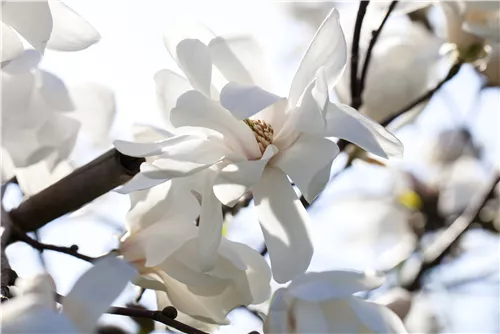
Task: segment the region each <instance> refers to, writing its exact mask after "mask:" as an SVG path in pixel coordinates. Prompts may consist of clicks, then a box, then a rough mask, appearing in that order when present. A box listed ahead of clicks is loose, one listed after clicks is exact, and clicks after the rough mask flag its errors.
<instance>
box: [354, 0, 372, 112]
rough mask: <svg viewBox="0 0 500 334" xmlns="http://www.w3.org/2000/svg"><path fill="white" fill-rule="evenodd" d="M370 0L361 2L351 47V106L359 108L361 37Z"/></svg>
mask: <svg viewBox="0 0 500 334" xmlns="http://www.w3.org/2000/svg"><path fill="white" fill-rule="evenodd" d="M369 3H370V1H361V2H360V3H359V9H358V15H357V16H356V23H355V24H354V35H353V38H352V47H351V106H352V107H353V108H355V109H358V108H359V107H360V106H361V91H360V87H359V81H358V63H359V39H360V38H361V27H362V25H363V20H364V18H365V14H366V8H367V7H368V4H369Z"/></svg>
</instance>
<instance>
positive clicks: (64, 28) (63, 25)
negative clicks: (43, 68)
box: [1, 0, 101, 65]
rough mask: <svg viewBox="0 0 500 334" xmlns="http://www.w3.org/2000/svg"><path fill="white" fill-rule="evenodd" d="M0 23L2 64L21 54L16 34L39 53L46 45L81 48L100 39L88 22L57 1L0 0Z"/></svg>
mask: <svg viewBox="0 0 500 334" xmlns="http://www.w3.org/2000/svg"><path fill="white" fill-rule="evenodd" d="M1 24H2V29H1V30H2V58H1V62H2V63H3V62H6V61H11V60H13V59H16V58H17V57H20V56H21V55H22V53H23V51H24V46H23V42H22V40H21V38H20V37H19V35H21V36H22V38H23V39H25V40H26V41H28V43H30V44H31V46H33V47H34V48H35V49H37V50H38V51H40V52H41V53H43V52H44V50H45V48H46V47H47V48H49V49H53V50H58V51H78V50H83V49H85V48H87V47H89V46H90V45H92V44H94V43H96V42H97V41H99V40H100V38H101V36H100V35H99V33H98V32H97V31H96V30H95V29H94V28H93V27H92V26H91V25H90V24H89V23H88V22H87V21H85V20H84V19H83V18H81V17H80V16H79V15H78V14H77V13H75V12H74V11H73V10H72V9H71V8H69V7H67V6H66V5H65V4H64V3H62V2H61V1H58V0H50V1H47V0H42V1H6V0H2V22H1ZM18 34H19V35H18ZM2 65H3V64H2Z"/></svg>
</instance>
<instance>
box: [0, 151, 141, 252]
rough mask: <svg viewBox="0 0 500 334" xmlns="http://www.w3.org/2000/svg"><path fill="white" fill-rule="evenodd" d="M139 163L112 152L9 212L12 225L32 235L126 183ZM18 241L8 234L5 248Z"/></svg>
mask: <svg viewBox="0 0 500 334" xmlns="http://www.w3.org/2000/svg"><path fill="white" fill-rule="evenodd" d="M142 162H144V159H143V158H134V157H129V156H126V155H124V154H121V153H120V152H118V151H117V150H116V149H112V150H110V151H108V152H106V153H104V154H103V155H101V156H100V157H98V158H96V159H95V160H93V161H91V162H90V163H88V164H86V165H85V166H83V167H81V168H79V169H77V170H75V171H74V172H73V173H71V174H69V175H68V176H66V177H65V178H63V179H61V180H59V181H58V182H56V183H54V184H53V185H51V186H49V187H48V188H46V189H44V190H42V191H41V192H40V193H38V194H36V195H33V196H31V197H30V198H28V199H27V200H25V201H24V202H23V203H21V205H19V207H17V208H16V209H13V210H11V211H10V212H9V214H10V218H11V220H12V223H13V224H15V226H16V229H17V230H19V231H22V232H31V231H35V230H37V229H39V228H40V227H42V226H44V225H46V224H48V223H49V222H51V221H53V220H54V219H57V218H59V217H61V216H63V215H65V214H67V213H70V212H72V211H75V210H77V209H79V208H81V207H82V206H84V205H85V204H87V203H89V202H91V201H93V200H94V199H96V198H97V197H99V196H101V195H103V194H105V193H107V192H109V191H110V190H112V189H114V188H116V187H118V186H120V185H122V184H124V183H125V182H127V181H129V180H130V179H131V178H132V177H133V176H134V175H135V174H137V173H138V172H139V167H140V165H141V163H142ZM75 194H77V196H75ZM17 239H18V238H17V233H13V234H11V237H10V238H9V239H8V240H7V245H8V244H10V243H12V242H14V241H16V240H17Z"/></svg>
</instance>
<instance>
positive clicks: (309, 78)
mask: <svg viewBox="0 0 500 334" xmlns="http://www.w3.org/2000/svg"><path fill="white" fill-rule="evenodd" d="M2 11H3V17H2V39H3V43H4V48H3V49H2V80H3V86H4V97H6V98H5V99H4V100H3V101H2V111H3V115H2V121H3V125H4V126H3V128H4V138H6V139H4V141H3V144H2V148H3V150H4V154H5V155H8V156H9V157H10V159H11V160H12V166H11V167H12V168H11V170H10V172H11V173H12V174H14V175H21V174H20V173H18V172H19V169H21V168H26V167H30V166H33V165H35V164H37V163H39V162H43V163H44V164H47V165H46V166H45V167H44V168H46V169H47V170H49V171H53V168H54V167H55V166H56V165H57V164H58V163H59V162H61V161H63V160H65V159H68V158H69V155H70V153H71V151H72V149H73V146H74V143H75V140H76V135H77V133H78V129H79V127H80V125H81V124H83V125H84V127H85V124H86V123H85V119H86V117H88V115H89V112H88V111H85V110H87V109H89V110H90V109H91V110H92V114H91V115H94V114H95V112H96V111H95V110H96V109H98V110H102V109H105V110H106V112H103V113H102V114H104V115H106V116H105V117H106V120H102V121H100V122H96V121H95V119H94V120H93V123H92V124H93V126H92V133H94V134H95V133H97V134H98V135H99V137H100V139H102V138H103V137H105V135H104V134H105V133H106V132H107V130H108V129H109V125H110V121H109V119H112V117H110V116H112V115H113V112H114V104H113V102H110V101H112V100H113V98H112V96H111V97H110V96H109V92H108V91H107V90H106V89H105V88H103V87H100V86H93V89H90V90H89V89H81V90H76V91H73V89H70V88H69V87H66V86H65V85H64V83H63V82H62V81H61V80H60V79H58V78H57V77H55V76H54V75H52V74H50V73H47V72H45V71H43V70H40V69H38V68H37V65H38V62H39V60H40V54H39V53H38V52H40V53H42V54H43V52H44V50H45V48H46V47H47V48H53V49H57V50H64V51H74V50H80V49H84V48H86V47H88V46H89V45H91V44H93V43H95V42H96V41H97V40H98V39H99V34H98V33H97V32H95V30H94V29H93V28H92V27H91V26H89V25H88V23H86V22H85V21H83V20H82V19H81V18H80V17H79V16H78V15H76V14H75V13H74V12H73V11H71V10H70V9H69V8H68V7H66V6H65V5H64V4H62V3H60V2H58V1H49V2H47V1H39V2H14V1H13V2H10V1H7V2H2ZM178 33H179V31H175V34H178ZM19 35H21V36H22V37H23V38H24V39H25V40H26V41H27V42H28V43H29V44H30V45H31V46H32V47H34V48H35V49H36V50H38V52H36V51H33V50H26V51H25V50H24V45H23V43H22V42H21V39H20V38H19ZM202 39H203V36H201V35H200V36H196V35H186V36H181V38H179V36H170V35H169V34H167V35H166V36H165V38H164V40H165V44H166V46H167V48H168V51H169V52H170V54H171V55H172V57H173V58H174V60H175V61H176V62H177V64H178V65H179V67H180V68H181V69H182V71H183V72H184V75H185V76H181V75H179V74H176V73H174V72H172V71H168V70H165V71H161V72H159V73H158V74H157V76H156V82H157V85H158V87H157V91H158V92H164V93H165V95H162V96H161V98H160V104H161V106H162V107H163V108H164V113H165V116H166V118H167V120H168V123H169V127H168V129H167V130H168V131H164V132H163V133H165V138H163V139H161V140H159V141H156V142H152V143H133V142H126V141H115V143H114V145H115V147H116V148H117V149H118V150H119V151H120V152H121V153H123V154H126V155H130V156H134V157H146V158H147V159H146V162H145V163H143V165H142V166H141V171H140V173H139V174H137V175H136V176H135V177H134V178H133V179H132V180H131V181H130V182H129V183H127V184H125V185H124V186H123V187H122V188H121V189H120V190H119V191H120V192H121V193H129V194H130V199H131V209H130V211H129V213H128V215H127V234H126V235H125V236H124V237H123V238H122V240H121V243H120V248H119V253H120V255H121V256H123V259H124V261H122V260H118V259H116V258H105V259H103V260H101V261H99V262H98V263H96V265H95V266H94V267H93V268H92V269H90V270H89V271H88V272H87V273H86V274H84V275H83V276H82V278H81V279H80V280H79V281H78V282H77V283H76V285H75V287H74V289H73V291H72V292H71V293H70V294H69V295H68V296H67V297H66V298H65V299H64V301H63V302H62V305H63V312H62V313H58V312H55V311H54V305H53V302H52V300H53V296H52V295H53V292H54V290H55V289H54V287H53V284H51V282H50V279H49V278H47V277H45V278H39V281H38V284H32V285H29V286H28V288H27V289H25V290H22V293H21V295H22V294H23V293H24V295H23V296H21V295H20V296H18V297H16V299H15V300H14V301H11V302H9V303H8V305H7V306H6V307H5V308H3V319H2V326H3V329H4V330H5V332H6V333H10V332H24V333H26V332H43V331H45V330H53V329H54V328H57V331H59V332H61V331H62V332H79V333H88V332H90V331H92V330H93V329H94V327H95V324H96V321H97V318H98V317H99V315H100V314H101V313H103V312H104V311H105V310H106V308H107V307H109V305H110V304H111V302H112V300H113V299H114V298H115V297H116V296H117V295H118V293H119V292H120V291H121V290H122V289H123V287H124V285H125V284H126V282H127V281H129V280H133V282H134V283H135V284H137V285H140V286H142V287H144V288H148V289H154V290H156V291H157V300H158V308H159V309H161V308H163V307H165V306H168V305H173V306H174V307H175V308H177V309H178V310H179V311H180V312H182V313H183V314H184V315H185V316H188V317H190V318H192V319H195V320H197V321H201V322H205V323H209V324H227V323H228V319H227V315H228V313H229V312H230V311H232V310H233V309H235V308H236V307H238V306H242V305H244V306H246V305H250V304H260V303H263V302H265V301H267V300H268V299H269V298H270V297H271V288H270V281H271V277H273V279H274V280H275V281H276V282H278V283H288V282H290V281H291V283H290V285H289V286H288V287H287V288H282V289H280V290H278V291H277V292H276V293H275V295H274V297H273V298H272V301H271V304H270V309H269V314H268V317H267V320H266V322H265V326H264V331H265V332H266V333H276V332H280V333H284V332H294V333H306V332H311V333H312V332H314V333H318V332H337V333H355V332H358V333H389V332H390V333H401V332H404V331H405V329H404V327H403V326H402V324H401V320H400V319H399V318H398V317H397V316H396V315H394V314H393V313H392V311H390V310H389V309H387V308H385V307H383V306H380V305H377V304H374V303H371V302H367V301H364V300H362V299H360V298H358V297H354V296H352V294H353V293H355V292H358V291H362V290H367V289H373V288H375V287H377V286H379V285H380V284H381V282H382V281H381V279H380V277H378V276H374V275H369V274H367V273H357V272H349V271H331V272H324V273H306V270H307V268H308V266H309V264H310V261H311V258H312V255H313V245H312V242H311V240H310V237H309V232H308V225H309V222H308V215H307V212H306V210H305V208H304V207H303V205H302V204H301V202H300V200H299V198H298V196H297V193H296V190H295V189H294V188H293V186H292V184H291V182H290V179H291V180H292V181H293V182H294V184H295V186H296V187H297V188H298V190H299V191H300V193H301V194H302V195H303V197H304V198H305V200H306V201H308V202H309V203H311V202H312V201H313V200H314V199H315V198H316V197H317V196H318V195H319V194H320V193H321V192H322V190H323V189H324V187H325V185H326V183H327V182H328V180H329V176H330V169H331V165H332V162H333V160H334V159H335V157H336V156H337V155H338V153H339V147H338V146H337V144H336V143H335V141H333V140H332V139H331V137H335V138H340V139H344V140H347V141H349V142H352V143H354V144H356V145H358V146H359V147H361V148H363V149H365V150H366V151H369V152H371V153H373V154H375V155H378V156H380V157H382V158H389V157H393V156H396V157H400V156H402V152H403V148H402V145H401V143H400V141H399V140H398V139H397V138H396V137H394V136H393V135H392V134H391V133H389V132H388V131H386V130H385V128H384V127H382V126H381V125H379V124H378V123H376V122H375V121H373V120H371V119H370V118H368V117H366V116H363V115H362V114H360V113H359V112H358V111H356V110H355V109H353V108H351V107H349V106H348V105H344V104H338V103H334V102H332V101H330V98H329V92H330V91H332V89H333V88H334V87H335V85H336V83H337V82H338V81H339V79H340V77H341V76H342V74H343V72H344V69H345V67H346V62H347V58H348V52H347V45H346V40H345V37H344V33H343V31H342V29H341V27H340V23H339V14H338V12H337V11H336V10H333V11H331V13H330V14H329V15H328V16H327V17H326V19H325V20H324V22H323V24H322V25H321V26H320V28H319V29H318V31H317V32H316V34H315V36H314V38H313V40H312V41H311V43H310V45H309V48H308V50H307V52H306V53H305V55H304V57H303V59H302V61H301V63H300V66H299V68H298V69H297V72H296V74H295V76H294V78H293V81H292V83H291V85H290V90H289V94H288V96H287V97H282V96H278V95H275V94H274V93H272V92H269V91H268V87H269V86H270V85H269V82H268V81H267V77H266V70H265V68H264V67H263V65H262V64H263V61H262V60H261V59H260V58H259V55H261V52H260V50H258V46H257V44H256V43H255V42H254V41H253V40H252V39H251V38H247V37H244V38H240V37H238V38H224V37H221V36H211V37H210V38H209V39H208V40H204V41H202ZM95 90H97V92H96V91H95ZM78 92H80V93H83V94H87V95H85V97H83V98H78V97H77V96H78ZM89 100H90V101H95V102H96V103H89ZM78 101H82V102H85V103H82V104H83V105H82V106H80V105H79V104H78ZM83 109H85V110H83ZM67 111H70V113H66V112H67ZM96 124H99V126H102V127H103V128H102V129H98V130H97V131H96V128H95V125H96ZM96 140H97V141H98V138H96ZM4 167H5V165H4ZM20 182H21V183H22V182H23V181H22V180H21V181H20ZM248 193H251V194H252V195H253V199H254V201H255V210H256V212H257V215H258V220H259V223H260V226H261V229H262V232H263V234H264V238H265V243H266V246H267V248H268V250H269V257H270V261H271V267H269V265H268V263H267V262H266V260H265V259H264V258H263V257H262V256H261V255H260V254H259V253H258V252H256V251H255V250H253V249H252V248H250V247H249V246H247V245H245V244H241V243H237V242H233V241H230V240H227V239H226V238H225V237H224V236H223V233H222V230H223V215H222V207H223V205H224V206H228V207H232V206H234V205H235V204H236V203H237V202H238V201H239V200H240V199H241V197H242V196H244V195H246V194H248ZM126 262H127V263H129V264H131V265H133V266H134V268H135V270H136V271H137V272H138V273H139V275H136V272H135V271H134V270H132V269H131V268H130V266H129V265H128V264H126ZM38 287H40V288H38ZM40 289H41V290H40ZM18 304H19V305H18ZM19 314H24V315H25V317H19ZM44 326H45V327H44ZM47 326H48V327H47Z"/></svg>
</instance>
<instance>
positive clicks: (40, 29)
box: [2, 1, 52, 53]
mask: <svg viewBox="0 0 500 334" xmlns="http://www.w3.org/2000/svg"><path fill="white" fill-rule="evenodd" d="M2 21H3V22H4V23H6V24H8V25H10V26H11V27H12V28H14V29H15V30H16V31H17V32H18V33H20V34H21V35H22V36H23V37H24V38H25V39H26V40H27V41H28V42H29V43H30V44H31V45H33V47H34V48H35V49H37V50H38V51H40V52H42V53H43V51H44V50H45V46H46V45H47V41H48V40H49V37H50V34H51V32H52V15H51V14H50V9H49V5H48V3H47V1H5V2H4V1H2Z"/></svg>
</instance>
